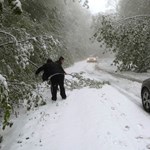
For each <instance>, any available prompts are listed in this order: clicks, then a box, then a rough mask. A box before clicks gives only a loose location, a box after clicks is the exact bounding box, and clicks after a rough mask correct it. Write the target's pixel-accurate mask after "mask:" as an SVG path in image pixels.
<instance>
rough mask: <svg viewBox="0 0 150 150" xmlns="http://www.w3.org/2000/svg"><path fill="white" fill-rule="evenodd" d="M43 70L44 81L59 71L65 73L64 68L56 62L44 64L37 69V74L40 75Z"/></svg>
mask: <svg viewBox="0 0 150 150" xmlns="http://www.w3.org/2000/svg"><path fill="white" fill-rule="evenodd" d="M42 71H43V75H42V79H43V81H47V80H48V78H49V77H50V76H52V75H54V74H57V73H60V74H64V70H63V68H62V67H60V65H59V64H58V63H56V62H50V63H46V64H44V65H43V66H41V67H40V68H38V69H37V71H36V72H35V74H36V75H38V74H39V73H40V72H42Z"/></svg>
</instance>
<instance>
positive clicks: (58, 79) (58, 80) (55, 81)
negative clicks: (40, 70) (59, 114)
mask: <svg viewBox="0 0 150 150" xmlns="http://www.w3.org/2000/svg"><path fill="white" fill-rule="evenodd" d="M58 86H59V87H60V95H61V97H62V98H63V99H65V98H66V93H65V88H64V75H63V74H58V75H55V76H53V77H52V78H51V94H52V100H56V99H57V90H58Z"/></svg>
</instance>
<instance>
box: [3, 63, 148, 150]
mask: <svg viewBox="0 0 150 150" xmlns="http://www.w3.org/2000/svg"><path fill="white" fill-rule="evenodd" d="M80 71H84V72H85V74H84V76H85V77H89V78H91V79H94V80H98V81H109V82H110V85H104V86H103V87H102V88H100V89H94V88H88V87H85V88H83V89H80V90H73V91H67V96H68V97H67V99H66V100H63V101H62V100H61V98H60V97H58V101H57V102H51V101H50V100H49V99H50V97H51V96H50V93H49V90H44V91H43V95H44V96H45V98H46V99H47V101H48V104H47V105H46V106H43V107H40V108H38V109H37V110H35V111H32V112H29V113H28V115H23V116H22V117H20V118H18V119H16V120H15V124H14V126H13V128H12V129H10V130H9V131H7V132H6V131H5V132H4V133H3V134H4V138H5V141H4V142H3V145H2V150H27V149H32V150H147V149H150V134H149V129H150V115H149V114H147V113H146V112H145V111H144V110H143V108H142V106H141V99H140V88H141V84H140V83H137V82H133V81H129V80H127V79H122V78H116V77H114V76H112V75H110V74H108V73H106V72H103V71H97V70H95V64H87V63H86V62H79V63H76V64H75V65H74V66H72V67H70V68H68V69H66V72H68V73H71V72H80ZM67 78H68V79H70V78H71V77H69V76H68V77H67ZM6 135H7V137H6ZM8 135H9V136H8Z"/></svg>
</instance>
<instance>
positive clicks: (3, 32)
mask: <svg viewBox="0 0 150 150" xmlns="http://www.w3.org/2000/svg"><path fill="white" fill-rule="evenodd" d="M0 33H2V34H6V35H9V36H11V37H12V38H13V39H14V41H15V43H16V46H17V45H18V41H17V39H16V37H15V36H14V35H12V34H10V33H8V32H5V31H0Z"/></svg>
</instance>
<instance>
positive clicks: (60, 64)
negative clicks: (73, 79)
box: [55, 59, 66, 74]
mask: <svg viewBox="0 0 150 150" xmlns="http://www.w3.org/2000/svg"><path fill="white" fill-rule="evenodd" d="M55 63H56V64H57V65H58V66H59V68H60V71H61V72H62V73H64V74H66V72H65V70H64V69H63V67H62V63H61V60H60V59H59V60H57V61H56V62H55Z"/></svg>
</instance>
